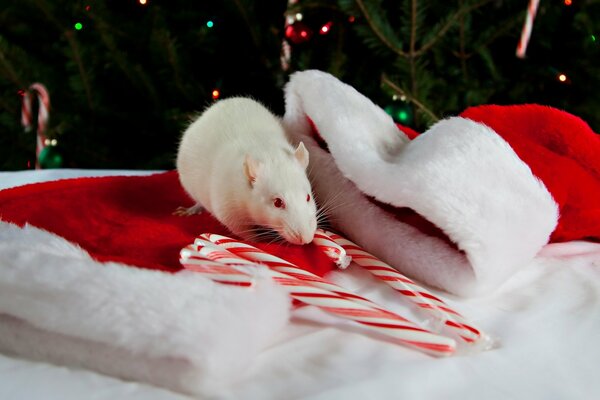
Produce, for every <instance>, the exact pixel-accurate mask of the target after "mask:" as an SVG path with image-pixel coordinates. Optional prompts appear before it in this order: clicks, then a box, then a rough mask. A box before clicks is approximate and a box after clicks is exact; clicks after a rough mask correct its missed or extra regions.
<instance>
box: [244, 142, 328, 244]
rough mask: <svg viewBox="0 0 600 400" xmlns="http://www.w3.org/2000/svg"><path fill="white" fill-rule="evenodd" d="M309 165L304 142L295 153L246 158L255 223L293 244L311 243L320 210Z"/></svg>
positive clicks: (246, 172)
mask: <svg viewBox="0 0 600 400" xmlns="http://www.w3.org/2000/svg"><path fill="white" fill-rule="evenodd" d="M307 166H308V150H306V147H304V144H303V143H300V144H299V145H298V147H297V148H296V150H295V151H293V152H290V151H288V150H283V149H282V151H281V152H280V153H277V154H272V155H270V157H268V158H267V159H264V160H255V159H254V158H252V157H251V156H249V155H247V156H246V160H245V162H244V173H245V174H246V178H247V179H248V184H249V185H250V187H251V193H250V199H249V203H250V213H251V215H252V218H253V220H254V221H255V222H256V223H257V224H258V225H261V226H265V227H268V228H271V229H273V230H275V231H277V233H279V234H280V235H281V236H282V237H283V238H284V239H285V240H287V241H288V242H290V243H293V244H306V243H310V242H311V241H312V240H313V237H314V234H315V230H316V229H317V217H316V214H317V207H316V204H315V200H314V199H313V194H312V190H311V187H310V182H309V181H308V178H307V176H306V167H307Z"/></svg>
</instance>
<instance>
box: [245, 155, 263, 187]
mask: <svg viewBox="0 0 600 400" xmlns="http://www.w3.org/2000/svg"><path fill="white" fill-rule="evenodd" d="M261 166H262V164H261V163H260V161H256V160H255V159H254V158H252V156H250V154H246V159H245V160H244V174H245V175H246V178H247V179H248V183H250V185H251V186H253V185H254V182H256V177H257V176H258V174H259V173H260V169H261Z"/></svg>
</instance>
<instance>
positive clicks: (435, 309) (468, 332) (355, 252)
mask: <svg viewBox="0 0 600 400" xmlns="http://www.w3.org/2000/svg"><path fill="white" fill-rule="evenodd" d="M315 237H319V238H320V240H322V241H324V242H326V243H327V242H328V241H331V242H334V243H336V244H337V245H340V246H342V247H343V248H344V249H345V250H346V251H347V252H348V254H350V255H351V256H352V259H353V261H354V262H355V263H357V264H358V265H360V266H362V267H363V268H365V269H366V270H367V271H369V272H370V273H371V274H373V275H374V276H375V277H377V278H378V279H380V280H382V281H384V282H385V283H386V284H388V285H389V286H391V287H392V288H394V289H395V290H396V291H398V292H399V293H400V294H402V295H403V296H405V297H407V298H408V299H409V300H410V301H411V302H413V303H415V304H416V305H417V306H419V307H420V308H422V309H423V310H424V311H425V312H427V313H430V314H432V315H433V316H434V317H435V318H440V319H441V320H442V321H443V322H444V325H445V326H447V327H448V328H450V329H451V330H452V331H454V332H455V333H457V334H458V335H459V336H460V338H461V339H462V340H464V341H465V342H467V343H475V342H479V341H480V342H482V343H484V344H486V346H487V345H488V344H489V343H490V338H489V337H488V336H487V335H485V334H484V333H482V331H481V330H480V329H478V328H476V327H474V326H473V325H472V324H470V323H468V322H467V321H466V319H465V318H464V317H463V316H462V315H461V314H459V313H458V312H457V311H455V310H453V309H452V308H450V307H449V306H448V305H447V304H446V303H445V302H444V301H443V300H441V299H440V298H439V297H437V296H434V295H433V294H432V293H430V292H429V291H427V290H425V289H424V288H422V287H420V286H419V285H417V284H416V283H415V282H414V281H412V280H411V279H409V278H407V277H406V276H404V275H402V274H401V273H400V272H398V271H397V270H396V269H394V268H392V267H391V266H390V265H388V264H386V263H384V262H383V261H381V260H379V259H378V258H377V257H375V256H373V255H372V254H370V253H368V252H366V251H364V250H363V249H362V248H360V247H359V246H358V245H356V244H355V243H353V242H351V241H350V240H348V239H345V238H343V237H341V236H340V235H338V234H336V233H333V232H329V231H322V230H320V229H319V230H317V233H316V234H315ZM329 245H332V244H330V243H329Z"/></svg>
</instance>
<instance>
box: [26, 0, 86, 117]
mask: <svg viewBox="0 0 600 400" xmlns="http://www.w3.org/2000/svg"><path fill="white" fill-rule="evenodd" d="M35 4H36V5H37V7H38V8H39V9H40V10H42V12H43V13H44V14H45V15H46V17H47V18H48V19H49V20H50V21H51V22H52V23H53V24H54V25H55V26H56V27H57V28H58V29H59V30H60V31H63V25H62V23H61V22H60V21H59V20H58V19H56V17H55V16H54V14H52V12H51V11H50V9H49V8H48V4H46V2H45V0H35ZM64 35H65V37H66V38H67V42H69V46H71V50H72V51H73V58H74V60H75V63H76V64H77V67H78V69H79V75H80V76H81V82H82V83H83V88H84V90H85V95H86V98H87V102H88V106H89V108H90V110H93V108H94V107H93V102H92V90H91V88H90V85H89V81H88V78H87V74H86V72H85V68H84V67H83V62H82V61H81V57H80V56H79V47H78V46H77V41H76V40H75V38H74V37H73V33H72V32H71V31H69V30H67V31H64Z"/></svg>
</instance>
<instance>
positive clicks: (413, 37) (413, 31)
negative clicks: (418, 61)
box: [409, 0, 417, 96]
mask: <svg viewBox="0 0 600 400" xmlns="http://www.w3.org/2000/svg"><path fill="white" fill-rule="evenodd" d="M416 42H417V0H412V1H411V6H410V53H409V62H410V81H411V92H412V94H413V95H414V96H417V71H416V68H415V58H416V57H417V55H416V53H415V45H416Z"/></svg>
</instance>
